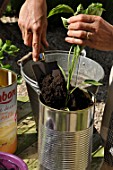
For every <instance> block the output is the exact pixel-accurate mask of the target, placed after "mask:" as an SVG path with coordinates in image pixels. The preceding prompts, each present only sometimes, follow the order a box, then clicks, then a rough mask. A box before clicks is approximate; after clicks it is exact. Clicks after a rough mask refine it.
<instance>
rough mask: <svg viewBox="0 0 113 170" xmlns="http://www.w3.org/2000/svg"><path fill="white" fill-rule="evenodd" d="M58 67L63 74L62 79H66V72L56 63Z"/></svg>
mask: <svg viewBox="0 0 113 170" xmlns="http://www.w3.org/2000/svg"><path fill="white" fill-rule="evenodd" d="M58 67H59V69H60V70H61V72H62V74H63V76H64V79H65V80H66V74H65V72H64V70H63V69H62V67H61V66H60V65H58Z"/></svg>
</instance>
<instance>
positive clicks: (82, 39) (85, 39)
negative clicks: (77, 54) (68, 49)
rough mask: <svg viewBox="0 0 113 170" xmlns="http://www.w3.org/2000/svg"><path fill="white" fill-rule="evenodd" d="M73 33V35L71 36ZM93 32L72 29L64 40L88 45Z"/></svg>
mask: <svg viewBox="0 0 113 170" xmlns="http://www.w3.org/2000/svg"><path fill="white" fill-rule="evenodd" d="M72 35H74V36H72ZM93 36H94V34H93V33H91V32H87V31H74V33H73V32H72V33H70V34H69V36H68V37H66V38H65V41H66V42H68V43H71V44H78V45H82V46H85V45H90V44H91V42H92V41H93Z"/></svg>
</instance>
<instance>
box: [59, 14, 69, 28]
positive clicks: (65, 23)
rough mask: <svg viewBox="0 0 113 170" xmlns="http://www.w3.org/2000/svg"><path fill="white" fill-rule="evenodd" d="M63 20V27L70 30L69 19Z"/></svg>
mask: <svg viewBox="0 0 113 170" xmlns="http://www.w3.org/2000/svg"><path fill="white" fill-rule="evenodd" d="M61 19H62V23H63V25H64V27H65V28H66V29H68V25H69V24H68V22H67V19H66V18H64V17H61Z"/></svg>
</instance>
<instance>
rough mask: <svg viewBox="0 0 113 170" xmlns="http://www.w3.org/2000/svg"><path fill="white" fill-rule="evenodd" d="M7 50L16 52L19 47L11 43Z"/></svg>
mask: <svg viewBox="0 0 113 170" xmlns="http://www.w3.org/2000/svg"><path fill="white" fill-rule="evenodd" d="M9 50H11V51H12V52H18V51H19V48H17V47H16V46H15V45H11V46H10V48H9Z"/></svg>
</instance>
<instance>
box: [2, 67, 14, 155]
mask: <svg viewBox="0 0 113 170" xmlns="http://www.w3.org/2000/svg"><path fill="white" fill-rule="evenodd" d="M16 148H17V76H16V74H15V73H14V72H12V71H10V70H7V69H2V68H0V151H2V152H8V153H14V152H15V151H16Z"/></svg>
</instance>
